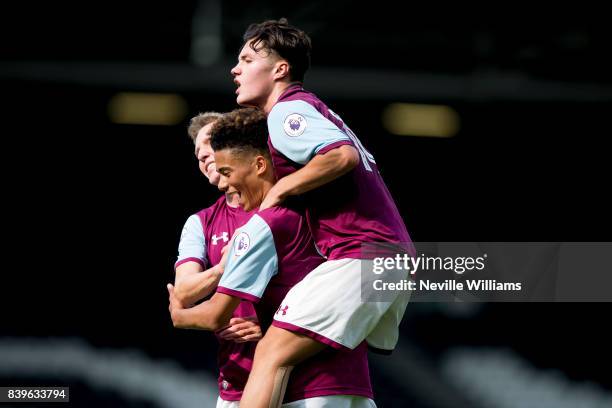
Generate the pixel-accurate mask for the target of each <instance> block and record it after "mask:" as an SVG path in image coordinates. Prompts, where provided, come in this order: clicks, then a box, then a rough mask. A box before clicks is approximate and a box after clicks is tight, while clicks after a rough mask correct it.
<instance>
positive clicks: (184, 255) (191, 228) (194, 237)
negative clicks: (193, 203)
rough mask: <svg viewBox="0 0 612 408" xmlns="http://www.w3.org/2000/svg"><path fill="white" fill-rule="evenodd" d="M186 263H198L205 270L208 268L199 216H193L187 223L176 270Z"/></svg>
mask: <svg viewBox="0 0 612 408" xmlns="http://www.w3.org/2000/svg"><path fill="white" fill-rule="evenodd" d="M186 262H197V263H199V264H200V265H202V267H203V268H206V264H207V262H206V239H205V238H204V228H203V227H202V221H201V220H200V217H198V215H197V214H194V215H192V216H191V217H189V218H188V219H187V221H186V222H185V226H184V227H183V232H182V233H181V240H180V241H179V246H178V259H177V261H176V263H175V264H174V268H175V269H176V268H177V267H178V266H179V265H182V264H184V263H186Z"/></svg>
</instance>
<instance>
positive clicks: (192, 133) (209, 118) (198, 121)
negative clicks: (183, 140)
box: [187, 112, 223, 143]
mask: <svg viewBox="0 0 612 408" xmlns="http://www.w3.org/2000/svg"><path fill="white" fill-rule="evenodd" d="M222 117H223V114H222V113H219V112H204V113H199V114H197V115H196V116H194V117H193V118H191V120H190V121H189V127H188V128H187V134H189V137H190V138H191V140H192V141H193V143H195V141H196V139H197V137H198V133H199V132H200V130H202V128H203V127H204V126H206V125H208V124H210V123H212V122H214V121H216V120H219V119H220V118H222Z"/></svg>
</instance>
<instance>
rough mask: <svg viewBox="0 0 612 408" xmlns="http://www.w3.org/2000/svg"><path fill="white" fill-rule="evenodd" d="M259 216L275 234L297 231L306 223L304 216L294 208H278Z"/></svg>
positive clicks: (262, 212)
mask: <svg viewBox="0 0 612 408" xmlns="http://www.w3.org/2000/svg"><path fill="white" fill-rule="evenodd" d="M257 215H258V216H259V217H260V218H261V219H262V220H263V221H264V222H265V223H266V224H267V225H268V226H269V227H270V230H271V231H272V232H273V233H283V232H286V231H295V230H296V228H297V227H298V226H299V224H301V223H302V222H303V221H304V217H303V214H302V213H301V212H299V211H297V210H295V209H293V208H290V207H285V206H276V207H271V208H267V209H265V210H262V211H259V212H258V213H257Z"/></svg>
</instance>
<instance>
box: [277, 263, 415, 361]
mask: <svg viewBox="0 0 612 408" xmlns="http://www.w3.org/2000/svg"><path fill="white" fill-rule="evenodd" d="M362 263H364V264H363V266H364V268H370V265H371V264H372V261H370V260H361V259H351V258H348V259H338V260H333V261H326V262H324V263H322V264H321V265H319V266H318V267H317V268H316V269H314V270H313V271H312V272H310V273H309V274H308V275H306V277H305V278H304V279H303V280H302V281H301V282H299V283H298V284H297V285H295V286H294V287H293V288H291V290H290V291H289V292H288V293H287V295H286V296H285V299H284V300H283V301H282V303H281V306H280V307H279V309H278V311H277V312H276V314H275V315H274V322H273V323H272V324H273V325H274V326H276V327H280V328H283V329H287V330H290V331H293V332H296V333H299V334H304V335H306V336H309V337H312V338H313V339H315V340H317V341H320V342H321V343H324V344H327V345H329V346H332V347H334V348H337V349H346V348H349V349H354V348H355V347H357V346H358V345H359V344H361V342H362V341H363V340H364V339H366V340H367V342H368V345H369V346H370V347H372V348H374V349H377V350H378V351H381V352H390V351H392V350H393V349H394V348H395V345H396V344H397V340H398V337H399V331H398V326H399V324H400V322H401V320H402V317H403V316H404V312H405V310H406V306H407V305H408V301H409V300H410V291H396V292H394V293H389V294H387V298H385V299H386V300H388V301H384V302H372V301H368V302H365V301H363V300H362V296H361V294H362V293H361V280H362V279H361V276H362V275H361V267H362ZM369 270H372V269H371V268H370V269H369ZM407 275H408V272H406V276H407ZM389 296H392V297H389Z"/></svg>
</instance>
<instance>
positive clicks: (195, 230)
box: [174, 112, 261, 408]
mask: <svg viewBox="0 0 612 408" xmlns="http://www.w3.org/2000/svg"><path fill="white" fill-rule="evenodd" d="M221 117H222V115H221V114H220V113H216V112H206V113H202V114H199V115H197V116H195V117H194V118H192V119H191V122H190V125H189V128H188V133H189V136H190V137H191V139H192V140H193V142H194V145H195V155H196V157H197V159H198V163H199V167H200V171H201V172H202V174H204V176H205V177H206V178H207V179H208V181H209V182H210V184H212V185H214V186H217V185H218V184H219V173H217V170H216V167H215V158H214V154H213V150H212V147H211V145H210V129H211V128H212V126H213V125H214V123H215V122H216V121H217V120H218V119H219V118H221ZM248 217H249V214H247V213H246V212H245V211H243V210H242V208H240V207H239V206H238V196H237V195H236V194H223V195H222V196H221V197H220V198H219V199H218V200H217V201H216V202H215V203H214V204H213V205H212V206H210V207H208V208H206V209H203V210H201V211H199V212H198V213H197V214H194V215H192V216H190V217H189V218H188V219H187V222H186V223H185V227H184V228H183V232H182V234H181V240H180V243H179V256H178V260H177V262H176V264H175V271H176V276H175V285H176V286H175V288H174V289H175V294H176V298H177V301H179V302H180V303H181V304H182V305H184V306H185V307H189V306H192V305H193V304H194V303H196V302H198V301H199V300H201V299H203V298H204V297H206V296H208V295H209V294H210V293H212V292H213V291H214V290H215V288H216V287H217V284H218V283H219V279H220V278H221V274H222V273H223V264H220V261H221V258H222V248H223V247H224V246H225V245H227V244H228V242H229V240H230V238H231V236H232V234H233V233H234V231H235V230H236V228H237V227H239V226H242V225H243V224H244V223H245V222H246V221H247V219H248ZM207 267H208V269H206V268H207ZM204 269H206V270H204ZM217 338H218V340H219V349H218V354H217V361H218V366H219V378H218V382H219V398H218V400H217V407H218V408H231V407H237V406H238V401H239V400H240V397H241V395H242V390H243V388H244V385H245V384H246V380H247V378H248V375H249V371H250V369H251V365H252V361H253V354H254V352H255V343H253V341H257V340H259V339H260V338H261V328H260V326H259V324H258V323H257V316H256V313H255V309H254V308H253V305H252V304H251V303H250V302H248V301H244V302H241V303H240V305H239V306H238V307H237V309H236V311H235V312H234V314H233V318H232V319H230V321H229V326H228V327H227V328H224V330H220V331H219V332H218V333H217Z"/></svg>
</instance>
